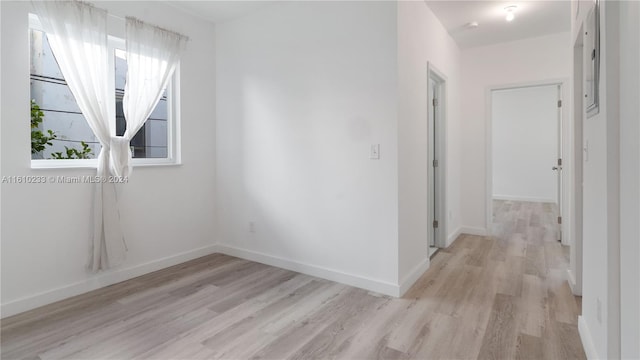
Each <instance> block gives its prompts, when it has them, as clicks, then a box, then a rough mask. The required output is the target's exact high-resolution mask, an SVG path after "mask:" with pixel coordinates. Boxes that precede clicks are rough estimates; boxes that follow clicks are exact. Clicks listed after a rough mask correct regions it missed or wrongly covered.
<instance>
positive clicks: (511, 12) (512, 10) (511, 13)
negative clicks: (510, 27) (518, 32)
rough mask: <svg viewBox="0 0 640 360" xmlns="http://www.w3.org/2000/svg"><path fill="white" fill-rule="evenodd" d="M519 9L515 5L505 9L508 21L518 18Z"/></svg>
mask: <svg viewBox="0 0 640 360" xmlns="http://www.w3.org/2000/svg"><path fill="white" fill-rule="evenodd" d="M517 8H518V7H517V6H515V5H511V6H507V7H506V8H504V11H506V12H507V21H513V19H515V18H516V14H515V13H516V9H517Z"/></svg>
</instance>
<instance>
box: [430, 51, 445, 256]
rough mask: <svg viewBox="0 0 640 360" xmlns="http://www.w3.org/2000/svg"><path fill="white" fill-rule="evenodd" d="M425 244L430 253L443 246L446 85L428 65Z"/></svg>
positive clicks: (439, 75)
mask: <svg viewBox="0 0 640 360" xmlns="http://www.w3.org/2000/svg"><path fill="white" fill-rule="evenodd" d="M427 73H428V78H427V88H428V89H427V113H428V116H427V139H428V140H427V144H428V150H427V153H428V156H427V158H428V164H427V169H428V170H427V178H428V179H427V187H428V191H427V194H428V195H427V196H428V211H427V214H428V219H427V226H428V229H429V230H428V232H427V243H428V245H429V256H430V257H431V256H433V255H434V254H435V253H436V252H437V251H438V249H439V248H443V247H446V242H447V239H446V236H447V232H446V216H445V214H446V205H445V204H446V201H445V198H446V163H445V161H444V159H445V151H446V114H447V112H446V103H447V101H446V86H447V80H446V77H445V76H444V74H442V73H441V72H440V71H438V70H437V69H436V68H435V67H434V66H433V64H431V63H429V64H428V65H427Z"/></svg>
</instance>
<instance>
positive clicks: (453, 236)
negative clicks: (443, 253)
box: [446, 227, 462, 247]
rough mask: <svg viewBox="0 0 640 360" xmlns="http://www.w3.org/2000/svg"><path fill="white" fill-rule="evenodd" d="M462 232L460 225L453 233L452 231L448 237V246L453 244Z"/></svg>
mask: <svg viewBox="0 0 640 360" xmlns="http://www.w3.org/2000/svg"><path fill="white" fill-rule="evenodd" d="M461 234H462V228H460V227H459V228H457V229H456V230H455V231H454V232H453V233H451V234H450V235H449V237H447V244H446V245H447V247H449V246H451V244H453V242H454V241H456V240H457V239H458V237H459V236H460V235H461Z"/></svg>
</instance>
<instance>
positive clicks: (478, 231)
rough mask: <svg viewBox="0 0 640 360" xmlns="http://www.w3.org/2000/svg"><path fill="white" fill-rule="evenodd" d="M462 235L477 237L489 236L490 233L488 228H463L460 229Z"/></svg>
mask: <svg viewBox="0 0 640 360" xmlns="http://www.w3.org/2000/svg"><path fill="white" fill-rule="evenodd" d="M460 233H461V234H467V235H477V236H487V234H488V232H487V229H486V228H479V227H472V226H462V227H461V228H460Z"/></svg>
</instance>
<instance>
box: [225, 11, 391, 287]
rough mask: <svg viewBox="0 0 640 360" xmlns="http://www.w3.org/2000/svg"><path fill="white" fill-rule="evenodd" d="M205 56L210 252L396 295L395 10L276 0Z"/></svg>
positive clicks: (237, 24)
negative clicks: (209, 88) (213, 100)
mask: <svg viewBox="0 0 640 360" xmlns="http://www.w3.org/2000/svg"><path fill="white" fill-rule="evenodd" d="M216 46H217V49H216V59H215V62H216V73H217V79H216V87H217V89H218V90H217V104H218V108H217V131H218V132H217V135H218V136H217V138H216V145H217V166H218V167H217V175H218V181H217V196H218V199H219V207H218V224H219V229H220V242H221V245H222V246H221V251H223V252H227V253H231V254H235V255H239V256H242V257H246V258H250V259H254V260H258V261H263V262H267V263H271V264H274V265H278V266H282V267H286V268H290V269H294V270H298V271H302V272H306V273H310V274H315V275H319V276H323V277H326V278H329V279H333V280H338V281H342V282H346V283H349V284H353V285H356V286H361V287H366V288H370V289H374V290H377V291H381V292H385V293H394V292H397V279H398V264H397V258H398V257H397V251H398V247H397V238H398V200H397V193H398V179H397V170H396V169H397V167H398V160H397V158H398V154H397V150H396V149H397V141H398V136H397V131H398V130H397V91H396V89H397V77H396V67H397V60H396V47H397V39H396V5H395V3H393V2H285V3H282V4H278V5H274V6H271V7H268V8H265V9H264V10H263V11H260V12H257V13H254V14H250V15H248V16H245V17H243V18H240V19H237V20H234V21H229V22H225V23H223V24H220V25H219V26H217V28H216ZM372 144H380V160H370V159H369V151H370V146H371V145H372ZM250 223H253V224H254V228H253V229H254V230H253V232H252V231H251V226H250Z"/></svg>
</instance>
